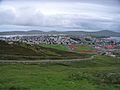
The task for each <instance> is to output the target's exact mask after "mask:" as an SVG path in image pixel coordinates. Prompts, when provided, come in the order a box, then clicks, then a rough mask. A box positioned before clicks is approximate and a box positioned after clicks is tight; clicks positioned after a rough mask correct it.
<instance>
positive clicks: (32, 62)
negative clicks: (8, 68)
mask: <svg viewBox="0 0 120 90" xmlns="http://www.w3.org/2000/svg"><path fill="white" fill-rule="evenodd" d="M94 57H95V56H91V57H90V58H85V59H70V60H0V64H40V63H66V62H67V63H68V62H69V63H71V62H84V61H90V60H93V59H94Z"/></svg>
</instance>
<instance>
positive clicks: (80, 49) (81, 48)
mask: <svg viewBox="0 0 120 90" xmlns="http://www.w3.org/2000/svg"><path fill="white" fill-rule="evenodd" d="M77 50H78V51H84V50H94V49H93V48H91V47H90V46H80V45H78V46H77Z"/></svg>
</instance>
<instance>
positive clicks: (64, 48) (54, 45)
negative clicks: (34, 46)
mask: <svg viewBox="0 0 120 90" xmlns="http://www.w3.org/2000/svg"><path fill="white" fill-rule="evenodd" d="M40 46H43V47H47V48H53V49H57V50H63V51H69V49H68V48H67V46H65V45H58V44H43V45H42V44H41V45H40Z"/></svg>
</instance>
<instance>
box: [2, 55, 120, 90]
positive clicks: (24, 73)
mask: <svg viewBox="0 0 120 90" xmlns="http://www.w3.org/2000/svg"><path fill="white" fill-rule="evenodd" d="M0 73H1V74H0V88H3V89H7V90H120V60H117V59H114V58H111V57H106V56H97V57H96V58H95V60H93V61H88V62H80V63H64V64H62V63H61V64H41V65H22V64H16V65H0Z"/></svg>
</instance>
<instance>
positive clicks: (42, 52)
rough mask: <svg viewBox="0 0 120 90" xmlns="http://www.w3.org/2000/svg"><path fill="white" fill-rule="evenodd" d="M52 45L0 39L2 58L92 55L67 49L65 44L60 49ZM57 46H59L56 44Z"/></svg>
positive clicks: (0, 56) (57, 57) (0, 54)
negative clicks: (10, 42) (64, 48)
mask: <svg viewBox="0 0 120 90" xmlns="http://www.w3.org/2000/svg"><path fill="white" fill-rule="evenodd" d="M50 47H51V46H50ZM50 47H43V46H39V45H29V44H25V43H18V42H15V43H13V44H8V43H6V42H4V41H0V59H8V60H11V59H12V60H17V59H20V60H22V59H23V60H24V59H28V60H30V59H31V60H33V59H37V60H39V59H71V58H87V57H90V55H89V54H80V53H75V52H69V51H65V50H63V46H60V49H55V48H50ZM55 47H59V46H55ZM61 48H62V49H61Z"/></svg>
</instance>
